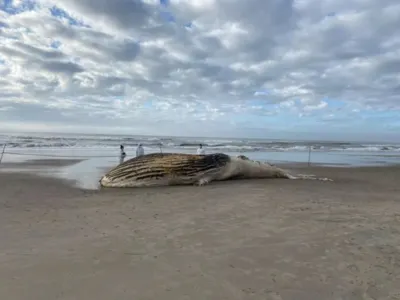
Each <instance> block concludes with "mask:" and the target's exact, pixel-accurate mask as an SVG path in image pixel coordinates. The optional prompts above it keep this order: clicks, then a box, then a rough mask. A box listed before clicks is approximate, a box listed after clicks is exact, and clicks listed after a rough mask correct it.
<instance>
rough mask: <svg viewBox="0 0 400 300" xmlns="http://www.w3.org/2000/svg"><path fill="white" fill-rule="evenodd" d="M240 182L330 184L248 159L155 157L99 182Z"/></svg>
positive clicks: (124, 167) (134, 184)
mask: <svg viewBox="0 0 400 300" xmlns="http://www.w3.org/2000/svg"><path fill="white" fill-rule="evenodd" d="M239 178H240V179H246V178H247V179H252V178H285V179H314V180H315V179H317V180H329V179H327V178H315V177H313V175H301V174H300V175H297V176H294V175H291V174H289V173H288V172H286V171H285V170H283V169H281V168H278V167H276V166H273V165H271V164H269V163H266V162H259V161H253V160H250V159H249V158H247V157H246V156H244V155H239V156H237V157H235V156H229V155H227V154H223V153H214V154H207V155H194V154H183V153H151V154H147V155H143V156H139V157H135V158H131V159H129V160H127V161H125V162H123V163H122V164H119V165H117V166H116V167H114V168H113V169H111V170H110V171H108V172H107V173H106V174H105V175H104V176H103V177H101V179H100V181H99V182H100V185H101V186H102V187H145V186H146V187H149V186H162V185H164V186H166V185H200V186H201V185H205V184H207V183H209V182H211V181H219V180H229V179H239Z"/></svg>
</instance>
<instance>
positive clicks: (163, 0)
mask: <svg viewBox="0 0 400 300" xmlns="http://www.w3.org/2000/svg"><path fill="white" fill-rule="evenodd" d="M160 4H161V5H162V6H168V5H169V0H160Z"/></svg>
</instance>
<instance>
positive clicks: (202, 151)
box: [197, 144, 206, 155]
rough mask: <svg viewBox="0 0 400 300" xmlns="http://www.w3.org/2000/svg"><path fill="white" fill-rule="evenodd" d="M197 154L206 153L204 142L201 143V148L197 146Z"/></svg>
mask: <svg viewBox="0 0 400 300" xmlns="http://www.w3.org/2000/svg"><path fill="white" fill-rule="evenodd" d="M197 154H198V155H205V154H206V150H204V148H203V145H202V144H200V145H199V148H197Z"/></svg>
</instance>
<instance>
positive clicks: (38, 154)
mask: <svg viewBox="0 0 400 300" xmlns="http://www.w3.org/2000/svg"><path fill="white" fill-rule="evenodd" d="M5 143H6V149H5V154H4V158H3V159H4V160H7V161H21V160H25V159H33V158H46V157H47V158H54V157H58V156H59V157H60V158H96V157H98V158H100V157H103V158H111V159H113V158H114V160H115V159H118V155H119V146H120V145H121V144H122V145H124V147H125V152H126V153H127V158H130V157H132V156H134V153H135V150H136V146H137V145H138V143H142V144H143V145H144V149H145V152H146V153H150V152H160V151H163V152H182V153H195V152H196V149H197V147H198V145H199V144H200V143H201V144H203V146H204V147H205V149H206V151H207V153H215V152H223V153H227V154H230V155H238V154H243V155H246V156H248V157H250V158H252V159H257V160H264V161H270V162H275V163H285V162H307V161H308V158H309V149H310V147H311V157H310V158H311V163H319V164H326V165H331V164H337V165H353V166H360V165H382V164H392V163H399V162H400V143H373V142H363V143H360V142H345V141H289V140H272V139H244V138H235V139H233V138H206V137H203V138H202V137H166V136H162V137H161V136H124V135H93V134H79V135H78V134H65V133H63V134H61V133H51V134H50V133H37V134H32V133H29V134H23V133H19V134H17V133H13V134H0V145H1V147H3V145H4V144H5Z"/></svg>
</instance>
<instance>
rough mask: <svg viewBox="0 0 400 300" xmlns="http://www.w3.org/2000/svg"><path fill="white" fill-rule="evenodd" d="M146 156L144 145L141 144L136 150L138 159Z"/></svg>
mask: <svg viewBox="0 0 400 300" xmlns="http://www.w3.org/2000/svg"><path fill="white" fill-rule="evenodd" d="M142 155H144V149H143V146H142V143H140V144H139V145H138V147H137V149H136V157H139V156H142Z"/></svg>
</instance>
